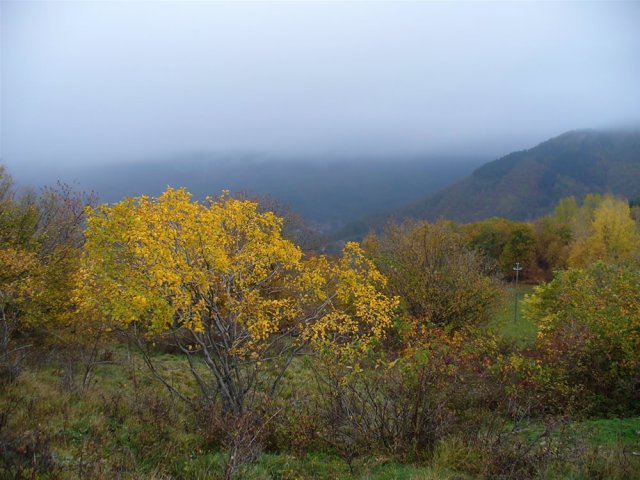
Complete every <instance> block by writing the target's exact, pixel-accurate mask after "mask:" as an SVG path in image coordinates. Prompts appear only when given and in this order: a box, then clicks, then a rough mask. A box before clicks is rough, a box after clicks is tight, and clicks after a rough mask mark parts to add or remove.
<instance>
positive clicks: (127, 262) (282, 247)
mask: <svg viewBox="0 0 640 480" xmlns="http://www.w3.org/2000/svg"><path fill="white" fill-rule="evenodd" d="M281 228H282V220H281V219H280V218H279V217H277V216H276V215H275V214H273V213H272V212H261V211H260V210H259V208H258V204H257V203H255V202H252V201H248V200H239V199H233V198H229V197H228V196H226V195H222V196H221V197H219V198H216V199H211V198H209V199H207V201H206V202H204V203H200V202H197V201H192V199H191V195H190V194H189V193H188V192H187V191H185V190H184V189H178V190H175V189H171V188H169V189H168V190H167V191H166V192H165V193H164V194H162V195H161V196H160V197H158V198H148V197H144V196H142V197H139V198H129V199H126V200H124V201H122V202H120V203H117V204H114V205H111V206H106V205H103V206H101V207H99V208H97V209H95V210H90V211H89V212H88V217H87V229H86V243H85V247H84V255H83V258H82V266H81V269H80V273H79V275H78V287H77V290H76V301H77V303H78V305H79V307H80V310H81V311H84V312H86V314H87V315H96V314H97V315H100V316H102V317H104V318H106V319H108V320H109V321H110V322H112V324H113V325H114V326H115V327H120V328H122V329H128V330H129V331H135V332H138V335H137V336H136V339H137V344H138V345H139V346H140V347H141V350H142V351H143V352H145V351H146V352H147V354H146V355H145V359H146V360H147V364H148V365H149V366H150V367H151V368H152V370H153V371H154V373H155V374H156V375H157V376H158V378H160V379H161V380H162V381H163V382H164V383H165V385H167V386H168V387H169V388H172V389H174V390H175V386H174V385H170V382H168V381H166V379H164V378H163V377H162V375H161V373H160V372H159V371H158V370H157V369H155V367H154V365H153V362H152V356H151V355H149V354H148V351H147V350H145V346H148V345H149V343H148V342H147V340H150V339H153V340H154V341H163V342H168V343H171V344H172V345H173V346H175V347H176V348H178V349H180V351H181V352H182V353H184V355H185V356H186V358H187V359H188V362H189V365H190V369H191V372H192V374H193V376H194V377H195V379H196V381H197V384H198V385H199V388H200V391H201V393H202V396H203V399H204V400H205V401H214V400H215V399H216V398H219V399H221V402H222V406H223V408H224V410H225V411H226V412H228V413H231V414H234V415H242V414H243V412H244V411H245V410H246V409H247V408H250V407H251V406H253V405H255V402H256V400H258V399H259V398H260V397H261V396H265V395H266V396H273V395H274V394H275V393H276V391H277V389H278V386H279V383H280V381H281V379H282V377H283V374H284V372H285V370H286V369H287V367H288V366H289V364H290V363H291V361H292V359H293V358H294V356H295V355H296V354H298V353H300V352H302V351H303V349H304V348H305V346H307V345H312V346H316V347H319V348H322V349H324V350H325V351H326V350H327V349H331V351H332V353H333V354H335V355H340V356H343V358H345V361H352V360H353V359H354V357H355V356H356V355H358V354H359V353H360V352H364V351H366V350H367V349H368V348H369V347H370V346H371V345H372V343H373V342H375V341H376V340H377V339H379V338H381V337H382V336H383V335H384V334H385V331H386V330H387V328H388V327H389V326H390V325H391V320H392V315H393V312H394V309H395V308H396V305H397V299H395V298H389V297H387V296H385V295H384V294H383V293H382V289H383V287H384V285H385V281H386V280H385V278H384V277H383V275H381V274H380V273H379V272H378V271H377V269H376V268H375V267H374V265H373V264H372V263H371V262H370V261H368V260H367V259H366V258H365V257H364V256H363V254H362V252H361V250H360V247H359V245H358V244H356V243H350V244H347V245H346V247H345V249H344V251H343V254H342V257H341V258H340V259H338V260H337V261H332V260H330V259H328V258H326V257H323V256H320V257H311V258H305V257H304V256H303V254H302V251H301V250H300V248H298V247H297V246H296V245H295V244H293V243H292V242H291V241H289V240H286V239H284V238H283V237H282V235H281ZM178 393H179V394H180V395H182V396H183V397H184V398H186V397H187V395H185V394H184V393H180V392H178Z"/></svg>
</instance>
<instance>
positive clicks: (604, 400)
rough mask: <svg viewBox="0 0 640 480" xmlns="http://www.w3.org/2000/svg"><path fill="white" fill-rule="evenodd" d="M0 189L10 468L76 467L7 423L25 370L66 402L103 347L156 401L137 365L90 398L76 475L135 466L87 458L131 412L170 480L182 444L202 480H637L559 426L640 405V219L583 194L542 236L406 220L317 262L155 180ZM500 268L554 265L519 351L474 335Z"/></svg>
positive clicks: (254, 220) (503, 224) (495, 295)
mask: <svg viewBox="0 0 640 480" xmlns="http://www.w3.org/2000/svg"><path fill="white" fill-rule="evenodd" d="M0 179H1V181H0V185H2V188H1V189H0V225H1V226H2V228H1V230H0V232H1V235H2V236H1V237H0V272H1V273H0V309H1V312H2V318H0V320H1V321H2V325H0V327H1V328H2V331H3V342H2V345H0V346H1V347H2V351H0V355H1V358H0V368H1V370H2V389H3V390H2V408H3V414H2V415H1V416H0V449H1V450H2V452H3V460H2V461H3V464H2V466H1V467H0V468H2V473H3V474H7V475H12V476H15V477H20V476H23V477H27V476H30V477H36V476H38V475H42V476H44V475H53V477H55V476H56V475H58V474H59V475H63V474H64V472H65V468H67V467H66V466H65V465H68V462H67V463H66V464H63V463H61V462H59V461H56V458H57V457H56V456H55V455H54V452H52V449H54V447H53V446H52V445H51V444H52V443H53V442H55V439H56V438H57V437H55V436H52V437H46V438H47V441H46V442H45V441H43V440H42V438H43V435H44V434H43V433H42V430H37V429H41V428H42V427H41V426H39V427H36V426H33V429H36V430H37V431H38V432H40V433H41V435H34V434H33V431H34V430H31V431H30V432H31V433H29V434H28V433H25V432H26V430H25V428H24V425H23V423H24V422H21V421H19V420H18V417H17V416H16V415H12V414H11V413H12V412H13V411H15V409H18V408H19V405H20V404H21V402H20V394H21V393H20V392H21V390H20V380H21V377H20V372H21V369H22V368H24V369H25V370H29V369H36V368H40V367H41V365H42V363H43V362H44V363H48V364H54V365H57V366H59V369H60V372H61V375H62V379H61V382H60V395H71V396H73V398H82V397H83V396H87V395H91V389H92V388H98V387H97V386H95V384H94V383H92V381H91V379H92V378H93V377H92V376H93V375H94V370H95V368H96V366H98V365H100V364H102V363H104V362H111V361H112V359H113V357H114V352H115V351H117V350H118V349H125V350H126V352H127V355H126V357H125V358H126V360H123V364H125V365H131V364H132V363H133V362H135V360H136V359H141V360H142V361H143V362H144V365H145V368H146V371H147V372H148V376H149V377H151V378H153V379H154V380H155V381H156V382H157V384H158V385H160V386H161V387H162V390H158V391H157V392H156V393H154V394H153V396H151V394H150V393H148V392H147V391H145V392H146V393H145V394H144V395H143V394H142V393H141V388H142V387H141V386H140V385H141V381H140V379H139V378H138V377H137V374H136V373H135V370H133V369H131V372H132V373H131V379H132V380H131V386H130V387H128V388H132V389H133V390H132V392H133V393H132V395H131V400H130V401H131V403H130V404H126V403H122V401H121V400H117V401H116V400H114V402H115V403H113V404H112V403H109V402H105V405H106V406H105V409H104V412H106V413H105V415H108V416H109V418H110V419H111V421H110V422H111V423H110V424H109V429H106V430H105V431H104V432H103V434H102V436H99V435H100V434H99V433H96V432H90V431H89V432H86V431H85V432H84V433H83V434H82V435H84V436H85V437H83V438H85V439H86V441H83V442H82V443H81V445H82V447H81V449H79V450H74V449H73V448H71V450H72V451H73V452H74V453H73V455H76V456H78V457H79V460H78V462H80V463H79V465H81V470H82V471H84V472H90V473H87V474H86V475H87V476H90V477H91V476H92V477H95V478H100V477H103V478H109V477H113V476H115V475H118V476H119V475H122V474H123V473H131V472H137V473H138V474H141V475H142V474H143V473H144V472H142V473H140V472H139V471H137V470H136V469H137V468H138V466H137V465H136V464H135V461H134V460H132V459H131V457H126V458H128V460H126V459H125V460H123V459H122V458H124V457H119V458H120V460H119V461H118V462H115V463H109V461H99V460H98V458H100V457H102V456H104V455H101V452H100V451H98V452H97V453H96V451H94V450H95V449H99V448H107V447H105V445H109V446H110V447H108V448H110V449H112V450H118V449H119V448H120V447H121V446H122V445H121V444H120V443H118V442H120V441H122V440H120V437H118V436H117V435H114V434H113V432H117V431H120V430H119V429H122V428H125V427H126V425H127V422H128V421H129V419H130V418H138V417H139V418H143V419H144V422H143V425H142V426H140V428H141V429H142V432H143V433H144V434H141V435H139V436H138V437H136V439H137V440H135V441H134V440H131V438H129V437H128V436H127V440H126V442H128V443H127V448H128V449H132V448H139V449H140V451H143V452H145V455H147V456H148V455H153V456H154V458H157V459H158V462H157V464H156V465H155V466H154V468H155V469H156V470H155V471H156V472H157V473H158V475H162V476H164V475H169V476H178V477H180V476H184V475H185V471H186V470H185V469H188V466H189V465H192V464H191V463H189V462H190V461H191V460H192V456H193V455H194V454H193V453H188V452H219V453H220V455H221V457H220V458H221V460H220V462H219V467H220V468H219V471H217V474H218V475H220V476H221V477H224V478H232V477H238V478H241V477H242V476H243V472H245V471H246V469H247V468H248V466H249V465H251V463H252V462H255V461H256V459H257V458H258V457H259V455H260V454H261V452H264V451H270V452H289V453H292V454H295V455H304V454H306V453H308V452H313V451H325V452H331V453H333V454H335V455H339V456H340V457H341V458H342V459H344V460H345V462H347V464H348V465H349V466H350V468H355V467H354V465H355V464H356V463H357V460H358V459H359V458H361V457H363V456H366V455H374V454H375V455H378V454H379V455H386V456H390V457H391V458H395V459H397V460H399V461H405V462H406V461H411V462H433V461H436V460H437V459H440V461H442V462H445V464H446V465H447V468H451V469H453V470H455V471H459V472H463V473H464V474H467V475H473V476H477V477H481V478H496V477H501V478H535V477H545V478H548V477H549V476H552V474H553V473H554V472H555V473H557V474H558V475H563V474H567V475H574V476H587V477H591V476H594V475H599V476H600V477H606V478H629V477H630V476H631V473H632V472H634V471H637V470H635V468H636V467H637V462H636V463H633V459H632V460H629V459H628V458H627V456H625V452H617V451H614V452H609V451H607V453H606V454H603V453H602V452H601V451H599V450H596V451H587V450H584V449H582V450H581V449H580V446H579V445H576V444H575V442H573V441H571V440H568V439H567V438H566V437H564V436H563V435H562V432H563V431H564V429H565V428H566V427H567V425H568V422H569V421H570V420H575V419H581V418H585V417H588V416H592V415H622V416H624V415H633V414H638V413H639V412H638V406H639V405H640V296H639V294H638V292H640V233H639V231H640V229H639V226H638V220H639V215H638V208H637V206H633V207H630V206H629V204H628V203H627V202H625V201H623V200H619V199H616V198H614V197H610V196H588V197H587V198H586V199H585V201H584V202H583V203H582V204H581V205H580V206H578V204H577V202H576V201H575V200H574V199H571V198H569V199H566V200H563V201H561V202H560V203H559V204H558V206H557V208H556V210H555V211H554V213H552V214H551V215H549V216H547V217H544V218H542V219H540V220H539V221H537V222H534V223H522V222H511V221H507V220H503V219H489V220H486V221H482V222H475V223H472V224H466V225H458V224H455V223H453V222H446V221H441V222H437V223H435V224H429V223H411V224H410V223H405V224H402V225H396V226H390V227H389V228H388V229H387V231H386V232H385V233H383V234H381V235H377V236H376V235H371V236H369V237H368V238H367V239H365V241H364V242H363V243H362V245H360V244H358V243H355V242H352V243H348V244H347V245H346V246H345V248H344V249H343V251H342V252H341V253H340V254H339V255H336V256H324V255H317V254H315V253H313V251H312V249H309V250H303V249H302V248H301V247H300V246H299V245H297V244H296V242H295V241H294V240H292V238H295V235H296V232H298V233H299V232H300V231H301V229H300V228H298V227H297V226H293V227H292V226H291V225H287V223H288V221H287V220H286V219H283V218H282V217H281V216H279V215H277V214H275V213H274V212H273V211H271V210H269V209H268V208H264V207H261V206H260V205H259V203H258V202H256V201H253V200H248V199H246V198H234V197H230V196H228V195H226V194H223V195H221V196H219V197H216V198H208V199H207V200H206V201H204V202H196V201H194V200H193V199H192V198H191V195H190V194H189V193H188V192H186V191H185V190H184V189H179V190H173V189H168V190H167V191H166V192H164V193H163V194H162V195H161V196H159V197H157V198H149V197H144V196H141V197H138V198H127V199H125V200H123V201H121V202H118V203H115V204H113V205H101V206H95V205H92V203H94V202H93V200H92V199H91V198H90V197H88V196H86V195H82V194H78V193H75V192H73V191H72V190H71V189H69V188H68V187H65V186H61V187H59V188H56V189H47V190H44V191H43V192H42V193H41V194H38V195H36V194H33V193H24V194H18V193H16V192H15V190H14V189H13V187H12V184H11V181H10V177H9V176H8V175H7V174H6V172H4V170H0ZM515 262H520V263H521V264H522V265H523V267H524V270H523V273H524V274H525V278H527V279H529V280H530V281H534V280H538V279H541V278H546V277H551V276H552V275H553V278H552V279H551V280H550V281H549V282H547V283H542V284H541V285H540V286H538V287H537V288H536V289H535V291H534V293H533V295H531V296H529V297H528V298H527V300H526V302H525V303H526V309H525V312H524V315H525V318H526V319H528V320H529V321H531V322H533V323H534V324H535V325H536V327H537V336H536V338H535V340H533V341H532V342H529V343H527V344H525V345H521V344H519V343H514V342H510V341H508V340H506V339H505V338H503V337H501V336H500V335H499V334H497V333H496V332H495V331H493V330H491V329H489V328H487V325H488V324H489V323H490V322H491V321H492V319H493V318H494V317H495V313H496V309H497V308H498V307H499V305H500V304H501V302H502V300H503V297H504V295H505V289H504V279H505V278H507V279H508V278H509V277H510V275H511V274H512V272H513V270H512V268H513V265H514V263H515ZM168 358H175V359H180V361H179V362H176V365H179V367H177V368H178V370H175V369H168V368H167V361H168V360H167V359H168ZM43 359H46V360H43ZM126 362H129V363H126ZM176 376H178V380H176ZM122 388H124V387H122ZM117 394H118V395H119V396H118V397H117V398H120V399H121V398H122V392H121V391H119V392H117ZM114 395H115V393H114ZM163 395H164V396H169V398H171V399H172V400H171V401H172V402H175V403H176V404H177V403H179V404H180V405H181V407H180V408H179V409H177V407H176V408H173V409H168V408H165V405H166V403H165V401H164V400H162V398H165V397H163ZM70 398H71V397H70ZM113 398H116V397H113ZM22 403H24V402H22ZM123 405H126V406H123ZM34 408H35V407H34ZM12 409H13V410H12ZM34 411H46V408H45V407H38V409H36V410H34ZM176 412H179V413H176ZM94 415H95V413H94ZM172 415H173V416H174V417H171V416H172ZM177 415H180V419H181V420H180V422H182V423H179V422H178V420H177V417H176V416H177ZM168 418H169V419H170V418H173V420H168ZM113 419H116V421H113ZM131 421H133V420H131ZM173 423H179V424H181V425H184V429H185V431H189V432H191V433H192V435H191V436H189V437H188V439H185V437H184V436H183V435H180V434H176V432H175V431H174V430H172V424H173ZM151 428H153V429H154V430H146V429H151ZM525 429H526V431H527V432H529V433H528V434H526V435H524V434H523V431H525ZM110 442H111V443H110ZM113 442H115V443H113ZM136 442H138V443H136ZM180 442H186V443H185V445H183V446H180V448H176V443H180ZM100 445H102V447H100ZM67 448H70V447H69V446H68V445H67ZM78 448H80V447H78ZM162 448H165V449H166V450H163V451H160V452H158V450H157V449H162ZM91 449H94V450H91ZM185 452H187V453H185ZM102 454H104V451H102ZM86 458H94V459H95V461H92V462H88V461H86V460H82V459H86ZM82 462H84V463H82ZM207 472H209V470H207ZM147 473H148V472H147ZM191 475H192V476H194V477H196V476H197V472H196V473H194V472H191ZM201 475H204V473H202V472H201Z"/></svg>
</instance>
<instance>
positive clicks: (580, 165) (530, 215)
mask: <svg viewBox="0 0 640 480" xmlns="http://www.w3.org/2000/svg"><path fill="white" fill-rule="evenodd" d="M589 192H593V193H607V192H611V193H614V194H616V195H621V196H624V197H626V198H636V197H639V196H640V130H617V131H602V130H575V131H570V132H567V133H564V134H562V135H560V136H558V137H555V138H552V139H550V140H547V141H546V142H543V143H541V144H539V145H537V146H536V147H533V148H530V149H528V150H522V151H519V152H513V153H510V154H508V155H506V156H504V157H502V158H499V159H498V160H494V161H492V162H489V163H487V164H485V165H483V166H481V167H479V168H478V169H476V170H475V171H474V172H473V173H472V174H471V175H470V176H468V177H466V178H465V179H463V180H461V181H459V182H457V183H454V184H453V185H451V186H449V187H446V188H444V189H443V190H441V191H439V192H438V193H436V194H435V195H433V196H430V197H427V198H425V199H424V200H421V201H418V202H416V203H413V204H411V205H408V206H407V207H404V208H401V209H398V210H395V211H392V212H388V213H387V214H385V215H378V216H375V217H369V218H366V219H363V220H362V221H360V222H355V223H353V224H351V225H349V226H347V227H346V228H345V229H343V230H342V231H341V232H340V234H339V235H338V236H340V237H342V238H346V237H359V236H362V235H364V234H366V233H367V231H368V230H371V229H378V228H380V227H381V226H382V225H383V224H384V223H385V222H387V221H389V220H390V219H405V218H414V219H426V220H431V221H433V220H437V219H439V218H447V219H451V220H455V221H458V222H470V221H475V220H480V219H483V218H488V217H494V216H499V217H505V218H509V219H514V220H531V219H534V218H537V217H540V216H542V215H544V214H546V213H548V212H549V211H550V210H551V209H552V208H553V206H554V204H555V203H556V202H557V201H558V200H559V199H561V198H563V197H567V196H569V195H574V196H576V197H577V198H579V199H580V198H582V197H583V196H584V195H586V194H587V193H589Z"/></svg>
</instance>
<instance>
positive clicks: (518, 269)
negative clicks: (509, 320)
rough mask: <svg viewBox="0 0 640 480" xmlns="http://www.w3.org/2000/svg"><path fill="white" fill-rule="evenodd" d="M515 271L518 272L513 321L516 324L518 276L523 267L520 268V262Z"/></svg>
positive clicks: (517, 263)
mask: <svg viewBox="0 0 640 480" xmlns="http://www.w3.org/2000/svg"><path fill="white" fill-rule="evenodd" d="M513 269H514V270H515V272H516V288H515V302H514V308H513V321H514V323H515V322H517V321H518V274H519V273H520V270H522V267H521V266H520V262H516V266H515V267H513Z"/></svg>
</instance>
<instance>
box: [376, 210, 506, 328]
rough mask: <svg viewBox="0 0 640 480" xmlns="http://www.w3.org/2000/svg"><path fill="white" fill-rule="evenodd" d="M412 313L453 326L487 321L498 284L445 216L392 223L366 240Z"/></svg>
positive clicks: (396, 293) (434, 322)
mask: <svg viewBox="0 0 640 480" xmlns="http://www.w3.org/2000/svg"><path fill="white" fill-rule="evenodd" d="M364 246H365V249H366V251H367V253H368V254H369V255H370V256H371V258H373V260H374V262H375V263H376V265H378V267H379V268H380V270H381V271H382V273H384V274H385V275H386V277H387V278H388V279H389V287H388V288H389V290H390V292H391V293H392V294H394V295H398V296H400V297H401V298H402V299H403V300H404V302H406V306H407V309H408V312H409V313H410V314H411V315H413V316H414V317H417V318H421V319H424V320H426V321H428V322H431V323H433V324H437V325H443V326H448V327H451V328H454V329H458V328H463V327H470V326H473V325H477V324H480V323H483V322H485V321H486V320H487V319H488V317H489V315H490V313H491V312H492V310H493V308H494V307H495V305H496V303H497V300H498V298H499V296H500V293H501V291H500V288H499V286H498V284H497V281H496V279H495V278H493V276H492V272H491V269H490V266H489V265H488V264H487V263H486V261H485V259H484V257H483V256H482V255H480V254H478V253H476V252H474V251H472V250H470V249H468V248H466V247H465V245H464V243H463V240H462V237H461V236H460V235H459V234H458V233H457V232H456V231H455V230H454V228H453V227H452V225H450V224H448V223H446V222H438V223H435V224H429V223H426V222H422V223H417V224H404V225H402V226H390V227H389V228H388V229H387V231H386V232H385V234H384V235H381V236H380V237H374V236H370V237H368V238H367V239H366V240H365V242H364Z"/></svg>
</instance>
